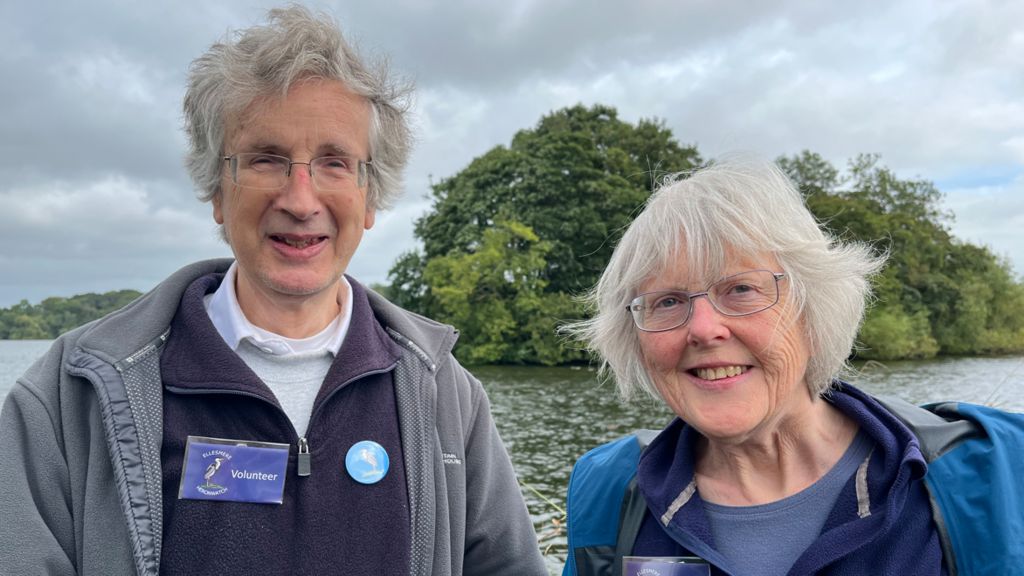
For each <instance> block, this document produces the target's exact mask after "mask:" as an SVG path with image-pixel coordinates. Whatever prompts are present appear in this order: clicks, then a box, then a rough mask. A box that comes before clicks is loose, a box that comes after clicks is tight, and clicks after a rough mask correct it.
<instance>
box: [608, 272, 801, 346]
mask: <svg viewBox="0 0 1024 576" xmlns="http://www.w3.org/2000/svg"><path fill="white" fill-rule="evenodd" d="M751 272H769V273H770V274H771V275H772V278H773V279H774V280H775V300H774V301H773V302H772V303H771V304H769V305H767V306H765V307H764V308H761V309H760V310H754V311H753V312H744V313H742V314H732V313H729V312H726V311H724V310H722V309H721V308H719V307H718V304H716V303H715V301H714V300H713V299H712V298H711V296H709V293H710V292H711V288H712V287H714V286H715V285H716V284H718V283H720V282H722V281H723V280H728V279H729V278H733V277H735V276H742V275H743V274H749V273H751ZM785 279H786V273H785V272H772V271H771V270H764V269H758V270H744V271H743V272H737V273H735V274H730V275H728V276H723V277H721V278H719V279H718V280H715V281H714V282H712V283H711V284H708V286H707V288H705V289H704V290H703V291H700V292H686V291H685V290H654V291H651V292H644V293H643V294H638V295H637V296H636V297H634V298H633V299H632V300H630V301H629V304H628V305H627V306H626V311H627V312H629V318H630V320H632V321H633V325H634V326H636V329H637V330H640V331H641V332H653V333H657V332H668V331H669V330H675V329H676V328H679V327H680V326H685V325H686V323H687V322H689V321H690V318H692V317H693V302H694V300H696V299H697V298H700V297H701V296H704V297H705V298H707V299H708V302H709V303H710V304H711V307H712V308H714V309H715V311H716V312H718V313H719V314H721V315H723V316H728V317H730V318H741V317H743V316H750V315H752V314H757V313H759V312H764V311H765V310H767V309H769V308H771V307H772V306H775V305H776V304H778V303H779V300H780V299H781V298H782V292H781V291H780V290H779V280H785ZM671 292H675V293H678V294H680V295H685V296H686V302H687V304H688V306H687V308H686V315H685V316H683V320H682V321H681V322H680V323H679V324H676V325H674V326H669V327H668V328H658V329H656V330H652V329H649V328H643V327H641V326H640V324H639V323H638V322H637V319H636V314H635V312H636V310H635V309H634V308H635V307H636V306H638V304H637V300H639V299H641V298H643V297H644V296H649V295H651V294H665V293H671Z"/></svg>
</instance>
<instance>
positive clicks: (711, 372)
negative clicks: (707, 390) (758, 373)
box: [696, 366, 747, 380]
mask: <svg viewBox="0 0 1024 576" xmlns="http://www.w3.org/2000/svg"><path fill="white" fill-rule="evenodd" d="M746 371H747V369H746V367H744V366H721V367H719V368H697V370H696V372H697V377H698V378H700V379H702V380H719V379H721V378H731V377H732V376H739V375H740V374H743V373H744V372H746Z"/></svg>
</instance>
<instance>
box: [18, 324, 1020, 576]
mask: <svg viewBox="0 0 1024 576" xmlns="http://www.w3.org/2000/svg"><path fill="white" fill-rule="evenodd" d="M49 344H50V343H49V342H48V341H4V340H0V398H2V397H4V396H6V394H7V390H8V389H9V388H10V386H11V385H13V383H14V380H15V378H17V377H18V376H20V375H21V373H22V372H24V371H25V369H26V368H28V366H29V365H30V364H31V363H32V362H33V361H34V360H35V359H36V358H38V357H39V355H41V354H42V353H43V352H45V351H46V349H47V348H48V347H49ZM860 368H861V375H859V376H858V377H857V378H855V379H853V381H854V383H856V384H857V385H859V386H860V387H861V388H863V389H865V390H867V391H870V392H872V393H876V394H886V395H891V396H898V397H901V398H903V399H905V400H907V401H909V402H913V403H915V404H920V403H925V402H937V401H943V400H960V401H966V402H975V403H983V404H989V405H992V406H997V407H1000V408H1003V409H1006V410H1013V411H1016V412H1024V356H1015V357H1002V358H942V359H936V360H925V361H913V362H891V363H886V364H879V363H869V364H867V365H865V366H861V367H860ZM473 373H474V374H475V375H476V376H477V377H478V378H480V380H481V381H482V382H483V383H484V387H485V388H486V389H487V393H488V395H489V396H490V400H491V409H492V412H493V413H494V418H495V421H496V422H497V425H498V429H499V431H500V432H501V435H502V438H503V439H504V441H505V443H506V445H507V446H508V450H509V453H510V454H511V455H512V460H513V462H514V463H515V466H516V471H517V472H518V474H519V477H520V482H521V483H522V485H523V493H524V495H525V496H526V499H527V504H528V506H529V508H530V513H531V515H532V516H533V520H534V524H535V526H536V528H537V533H538V535H539V537H540V540H541V547H542V548H543V549H544V550H545V552H546V558H547V560H548V563H549V567H550V569H551V572H552V573H559V572H560V570H561V566H562V563H563V562H564V560H565V551H566V541H565V532H564V527H563V525H562V522H561V521H562V518H563V511H562V510H563V509H564V507H565V489H566V486H567V484H568V481H569V473H570V472H571V470H572V465H573V462H575V461H576V459H577V458H578V457H579V456H580V455H581V454H582V453H583V452H585V451H586V450H588V449H590V448H592V447H594V446H596V445H597V444H600V443H602V442H605V441H607V440H611V439H614V438H617V437H619V436H621V435H623V434H627V433H629V432H630V431H632V430H634V429H637V428H662V427H663V426H664V425H665V424H667V423H668V421H669V420H670V419H671V413H670V412H669V411H668V410H667V409H666V408H665V407H664V406H662V405H660V404H658V403H655V402H652V401H646V402H638V403H635V404H630V405H622V404H620V403H619V402H618V399H617V396H616V392H615V389H614V387H613V386H612V385H611V384H609V383H603V382H599V381H598V380H597V378H596V373H595V372H594V371H593V370H589V369H586V368H539V367H507V366H488V367H480V368H475V369H473Z"/></svg>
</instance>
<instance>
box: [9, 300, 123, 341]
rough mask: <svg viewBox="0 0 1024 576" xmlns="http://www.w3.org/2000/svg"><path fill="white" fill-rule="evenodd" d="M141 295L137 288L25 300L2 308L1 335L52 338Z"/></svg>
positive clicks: (16, 337)
mask: <svg viewBox="0 0 1024 576" xmlns="http://www.w3.org/2000/svg"><path fill="white" fill-rule="evenodd" d="M139 296H140V293H139V292H136V291H135V290H118V291H114V292H106V293H104V294H92V293H90V294H79V295H77V296H72V297H71V298H56V297H54V298H47V299H45V300H43V301H42V302H41V303H40V304H37V305H32V304H29V303H28V301H27V300H22V301H21V302H19V303H18V304H15V305H14V306H12V307H10V308H8V309H6V310H2V309H0V339H11V340H30V339H50V338H56V337H57V336H60V335H61V334H63V333H64V332H67V331H68V330H71V329H73V328H77V327H78V326H81V325H82V324H85V323H87V322H91V321H93V320H96V319H97V318H100V317H102V316H104V315H106V314H109V313H110V312H113V311H114V310H117V309H119V308H122V307H124V306H126V305H127V304H128V303H129V302H131V301H132V300H135V299H136V298H138V297H139Z"/></svg>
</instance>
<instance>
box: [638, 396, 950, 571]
mask: <svg viewBox="0 0 1024 576" xmlns="http://www.w3.org/2000/svg"><path fill="white" fill-rule="evenodd" d="M828 401H829V402H831V403H832V404H833V405H834V406H835V407H836V408H838V409H839V410H840V411H842V412H843V413H844V414H846V415H847V416H849V417H851V418H852V419H853V420H854V421H856V422H857V424H858V425H859V426H860V430H861V434H866V435H867V436H868V437H869V438H870V440H871V441H873V442H874V445H875V448H874V450H873V451H872V452H871V455H870V456H869V457H868V459H867V467H866V468H865V474H863V477H862V478H859V476H861V475H860V474H858V475H855V476H854V477H853V478H850V479H849V480H848V481H847V482H846V483H845V485H844V486H843V487H842V489H841V490H840V493H839V497H838V499H837V500H836V503H835V505H834V506H833V507H832V509H831V512H830V513H829V514H828V517H827V519H826V520H825V524H824V526H823V527H822V529H821V533H820V534H819V535H818V537H817V538H816V539H815V540H814V541H813V542H812V543H811V544H810V545H809V546H808V547H807V549H806V550H804V552H803V554H802V555H801V556H800V557H799V558H797V560H796V562H795V564H794V565H793V566H792V567H791V568H790V570H789V572H787V574H789V575H791V576H797V575H801V576H802V575H830V576H862V575H864V574H872V575H880V576H886V575H891V576H913V575H920V576H940V575H945V574H946V573H947V572H946V570H945V568H944V567H943V565H942V551H941V549H940V547H939V539H938V534H937V532H936V530H935V526H934V523H933V522H932V517H931V509H930V507H929V503H928V495H927V493H926V491H925V488H924V485H923V478H924V475H925V472H926V471H927V465H926V464H925V461H924V458H923V456H922V455H921V450H920V447H919V445H918V442H917V439H916V438H914V437H913V435H912V434H911V433H910V431H909V430H908V429H907V428H906V427H905V426H904V425H903V424H902V423H901V422H899V421H898V420H897V419H896V417H895V416H893V415H891V414H890V413H889V412H887V411H886V410H885V409H884V408H882V406H881V405H879V404H878V403H877V402H875V401H874V400H873V399H871V398H870V397H868V396H867V395H865V394H864V393H862V392H860V391H859V390H857V389H856V388H854V387H853V386H850V385H848V384H845V385H843V386H842V387H841V388H840V389H839V390H837V391H834V392H833V393H832V394H831V395H830V397H829V398H828ZM697 434H698V433H697V432H696V431H695V430H694V429H693V428H691V427H689V426H687V425H686V424H685V423H684V422H683V421H681V420H678V419H677V420H675V421H674V422H673V423H672V424H670V425H669V426H668V428H666V429H665V430H664V431H662V433H661V434H659V435H658V437H657V438H655V440H654V441H653V442H652V443H651V445H650V446H649V447H648V448H647V450H646V451H644V453H643V455H642V456H641V458H640V464H639V467H638V471H637V483H638V486H639V488H640V491H641V493H642V494H643V496H644V499H645V500H646V502H647V513H646V514H645V517H644V519H643V523H642V525H641V527H640V532H639V534H638V535H637V539H636V543H635V544H634V546H633V554H634V555H638V556H691V555H696V556H700V557H702V558H704V559H705V560H708V561H709V562H711V564H712V574H715V575H731V576H746V575H745V574H743V573H741V572H736V571H734V570H735V567H733V566H731V565H730V564H729V562H728V560H727V559H726V558H725V557H724V556H723V555H722V554H721V553H719V552H718V550H717V547H716V543H715V539H714V536H713V534H712V531H711V527H710V524H709V522H708V518H707V514H706V512H705V506H704V503H703V501H702V500H701V498H700V492H699V490H696V491H694V490H693V488H692V487H691V483H692V481H693V476H694V470H693V452H692V446H693V443H694V441H695V440H696V439H697ZM858 483H860V484H861V485H860V487H859V489H858ZM687 488H690V493H689V494H687V492H688V491H687ZM858 497H859V499H858ZM666 521H667V522H666Z"/></svg>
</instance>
